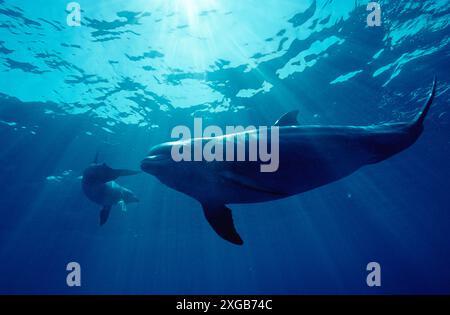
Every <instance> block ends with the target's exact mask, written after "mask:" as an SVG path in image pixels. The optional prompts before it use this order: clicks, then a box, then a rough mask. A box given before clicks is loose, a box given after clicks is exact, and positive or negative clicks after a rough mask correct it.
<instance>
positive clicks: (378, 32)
mask: <svg viewBox="0 0 450 315" xmlns="http://www.w3.org/2000/svg"><path fill="white" fill-rule="evenodd" d="M7 2H8V1H7ZM426 2H428V1H424V3H426ZM387 3H389V2H387ZM2 5H6V4H3V1H0V6H2ZM424 5H425V4H424ZM314 9H315V8H314V7H313V8H311V10H314ZM422 9H423V8H418V9H415V10H411V11H410V13H409V14H407V13H404V15H402V16H401V18H402V19H403V20H405V19H406V20H414V19H416V18H419V17H420V16H421V12H422V11H421V10H422ZM389 14H391V15H390V16H386V17H385V20H384V21H385V23H384V24H387V25H384V26H383V27H381V28H379V29H368V28H364V29H361V27H360V24H361V21H364V18H365V15H366V12H365V10H364V7H362V8H359V9H355V10H354V11H352V15H351V17H350V18H349V19H347V20H345V21H341V22H338V23H336V25H335V27H332V28H329V29H327V30H326V31H323V32H318V33H316V34H313V35H311V36H310V37H309V38H308V39H306V40H295V41H294V42H293V43H292V44H291V46H290V47H289V48H288V49H287V52H286V53H285V54H284V55H283V56H281V57H279V58H274V59H272V60H269V61H267V62H262V63H261V64H260V65H259V66H258V67H257V68H256V69H254V70H252V71H250V72H245V71H243V69H242V68H239V67H236V68H230V69H221V70H216V71H212V72H210V73H205V76H206V79H207V80H209V81H210V82H213V83H214V82H227V84H225V85H217V90H220V91H221V92H222V93H223V94H224V95H227V96H229V97H230V98H231V99H232V102H233V105H234V106H238V105H242V106H244V109H243V110H241V111H238V112H234V111H232V110H230V111H225V112H220V113H206V112H203V111H201V109H203V107H202V106H203V105H202V104H200V105H197V106H194V107H192V108H173V109H171V111H170V112H169V114H167V113H165V112H162V111H157V110H155V111H154V112H152V113H151V114H150V115H151V119H152V121H153V122H157V123H158V124H159V126H160V128H158V129H154V130H149V129H145V128H140V127H139V126H137V125H132V124H128V125H127V124H120V123H119V124H117V125H115V126H114V127H113V128H112V129H113V130H114V132H115V133H114V134H109V133H106V132H104V131H103V130H102V129H101V127H102V126H106V125H105V122H104V120H103V119H102V118H98V117H93V116H91V115H87V114H86V115H83V114H81V115H69V114H66V113H65V112H64V111H63V110H62V109H61V108H60V107H59V104H57V103H55V102H51V101H49V102H41V101H37V102H28V101H27V102H23V101H20V100H19V99H18V98H16V97H14V96H12V95H6V94H1V95H0V119H1V120H2V121H5V122H16V123H17V125H16V126H9V125H7V124H5V123H0V148H1V151H0V292H1V293H64V294H70V293H161V294H164V293H170V294H187V293H189V294H190V293H193V294H205V293H212V294H216V293H221V294H222V293H227V294H239V293H245V294H250V293H256V294H262V293H267V294H272V293H277V294H278V293H308V294H309V293H338V294H339V293H401V294H404V293H450V268H449V266H450V246H449V241H450V230H449V224H450V207H449V204H450V194H449V186H450V180H449V178H450V163H449V156H450V155H449V153H450V137H449V135H450V120H449V115H450V108H449V102H448V100H449V92H448V88H449V84H448V82H449V81H450V72H449V69H450V67H449V65H450V63H449V47H448V44H446V45H444V46H443V47H440V48H439V49H437V50H436V51H435V52H433V53H431V54H428V55H426V54H424V55H423V56H421V58H419V59H415V60H410V61H409V62H408V63H407V64H405V65H404V66H403V69H402V73H401V74H400V75H399V76H398V77H396V78H395V80H393V81H392V82H391V83H390V84H388V85H386V86H384V84H385V83H386V81H387V80H388V79H389V75H387V74H386V75H381V76H377V77H373V76H372V73H373V72H374V71H375V70H377V69H378V68H379V67H380V66H382V65H383V63H382V62H383V61H380V60H373V62H374V63H368V61H370V60H372V56H373V55H374V54H375V53H376V52H377V51H379V50H380V48H382V47H388V46H389V43H386V42H385V39H384V36H385V33H386V32H387V31H388V30H389V21H390V20H389V19H390V18H393V17H394V16H395V14H398V12H397V11H395V10H394V9H392V12H389ZM440 14H441V15H442V14H446V15H447V16H448V14H449V11H448V10H447V11H446V12H445V13H440ZM6 16H7V15H5V14H3V15H2V16H1V17H2V19H6V18H7V17H6ZM291 18H293V17H291ZM305 18H308V17H307V16H306V17H305ZM5 21H6V20H5ZM296 21H297V22H296ZM301 22H302V16H297V19H296V20H293V22H292V23H301ZM5 23H6V22H5ZM243 23H244V22H243ZM340 29H342V30H341V31H339V30H340ZM430 29H431V26H430ZM330 34H339V36H341V37H343V38H345V39H346V42H345V43H344V44H342V45H338V46H334V47H333V48H331V49H330V50H329V51H328V54H329V56H328V57H327V58H326V59H322V60H321V61H320V62H318V63H317V64H316V65H315V66H314V67H310V68H307V69H306V70H305V71H304V72H302V73H299V74H296V75H293V76H291V77H289V78H287V79H285V80H280V79H279V78H278V77H277V75H276V74H275V73H276V69H278V68H279V67H280V65H283V64H286V63H287V62H288V61H289V59H291V58H292V57H293V56H295V55H296V54H298V52H299V51H301V50H302V49H304V47H309V46H310V44H311V43H312V42H314V41H315V40H320V39H321V38H324V37H326V36H330ZM448 36H449V31H448V27H444V28H442V29H441V30H440V31H432V30H430V31H425V32H424V33H423V32H422V33H420V34H418V35H417V36H415V37H413V38H412V39H411V40H409V41H406V42H405V43H403V44H402V45H401V46H400V47H396V48H395V49H393V50H392V51H390V50H389V48H386V51H385V53H383V55H382V56H383V57H382V58H384V59H383V60H392V59H394V60H395V59H397V58H398V56H401V55H402V54H403V53H406V52H411V51H414V50H415V49H416V48H417V47H419V46H420V47H425V48H428V49H431V48H432V47H433V44H436V43H437V42H439V41H440V40H441V39H442V38H448ZM118 49H120V47H118ZM2 54H3V57H2V60H3V61H4V60H5V58H7V56H6V53H5V52H2ZM390 54H392V56H391V55H390ZM8 58H9V57H8ZM98 58H102V56H98ZM377 62H379V63H377ZM352 69H353V70H354V69H364V72H363V73H361V74H359V75H358V76H357V78H356V79H353V80H349V81H346V82H343V83H341V84H336V85H330V84H329V82H331V81H332V80H333V79H335V78H336V77H338V76H339V75H342V74H345V73H348V72H350V71H351V70H352ZM434 75H437V77H438V80H439V87H438V97H437V98H436V101H435V103H434V105H433V107H432V109H431V112H430V115H429V117H428V119H427V121H426V123H425V131H424V133H423V135H422V137H421V138H420V139H419V141H418V142H417V143H416V144H415V145H414V146H412V147H411V148H409V149H408V150H406V151H405V152H402V153H400V154H398V155H397V156H395V157H393V158H391V159H389V160H388V161H385V162H382V163H380V164H377V165H371V166H367V167H364V168H363V169H361V170H359V171H358V172H357V173H355V174H353V175H351V176H350V177H348V178H345V179H343V180H341V181H339V182H337V183H334V184H331V185H328V186H326V187H323V188H320V189H317V190H314V191H311V192H308V193H305V194H302V195H298V196H295V197H292V198H288V199H285V200H281V201H276V202H268V203H262V204H252V205H232V206H231V208H232V209H233V212H234V218H235V224H236V227H237V229H238V230H239V231H240V234H241V236H242V237H243V239H244V240H245V245H244V246H243V247H236V246H233V245H231V244H229V243H227V242H225V241H223V240H221V239H220V238H218V237H217V236H216V235H215V234H214V233H213V232H212V230H211V229H210V227H209V226H208V224H207V222H206V220H205V219H204V217H203V213H202V211H201V207H200V206H199V204H198V203H197V202H196V201H195V200H192V199H190V198H189V197H187V196H184V195H182V194H180V193H178V192H175V191H173V190H171V189H169V188H167V187H165V186H163V185H162V184H161V183H159V182H158V181H157V180H156V179H155V178H153V177H151V176H150V175H148V174H141V175H138V176H136V177H131V178H123V179H120V180H119V182H120V183H121V184H123V185H124V186H126V187H129V188H131V189H132V190H133V191H135V193H136V194H137V195H138V196H139V198H140V200H141V202H140V203H139V204H135V205H130V206H129V207H128V212H126V213H123V212H121V211H120V210H119V209H118V208H115V209H114V211H113V212H112V215H111V218H110V221H109V222H108V224H107V225H105V226H104V227H102V228H100V227H99V226H98V210H99V207H98V206H96V205H94V204H92V203H91V202H89V201H88V200H87V199H86V198H85V197H84V196H83V194H82V192H81V188H80V180H79V178H77V177H78V176H80V175H81V173H82V171H83V169H84V168H85V167H86V166H87V165H89V163H91V162H92V160H93V158H94V155H95V153H96V152H97V151H99V152H100V158H101V160H103V161H105V162H107V163H108V164H109V165H111V166H112V167H121V168H138V167H139V163H140V160H141V159H142V158H143V157H144V156H145V154H146V153H147V151H148V149H149V148H150V147H151V146H152V145H154V144H157V143H159V142H162V141H165V140H167V139H169V136H170V130H171V128H172V127H173V126H175V125H177V124H186V125H190V124H192V119H193V116H202V117H203V118H204V119H206V120H207V121H208V123H211V124H217V125H219V126H225V125H244V126H246V125H250V124H251V125H267V124H271V123H273V122H274V121H275V120H276V119H278V118H279V116H280V115H282V114H283V113H284V112H286V111H287V110H292V109H295V108H299V109H300V112H301V114H300V117H299V121H300V123H302V124H351V125H364V124H375V123H379V122H385V121H401V120H407V119H411V117H413V115H414V113H415V112H416V111H417V109H418V108H419V107H420V106H421V105H422V103H423V100H424V98H425V96H426V93H427V92H428V90H429V88H430V85H431V81H432V77H433V76H434ZM1 78H2V80H5V81H4V82H6V80H7V78H8V73H7V72H4V73H3V74H2V77H1ZM172 79H173V80H175V81H174V82H176V80H177V77H176V75H174V77H173V78H172ZM264 80H269V81H270V82H272V84H273V85H274V87H273V88H272V90H271V92H270V93H266V94H258V95H256V96H254V97H253V98H250V99H243V100H242V99H237V98H234V97H233V95H236V91H239V90H240V89H241V88H244V87H246V86H247V85H252V83H253V82H262V81H264ZM213 83H212V84H213ZM15 84H17V85H18V86H19V85H20V84H21V82H16V83H15ZM42 84H45V82H43V83H42ZM122 88H123V89H126V88H127V86H122ZM287 91H288V92H287ZM141 105H142V106H146V104H145V103H142V104H141ZM148 106H152V105H151V104H149V105H148ZM45 109H51V110H53V111H54V112H55V113H57V114H56V115H46V114H45V113H44V111H45ZM191 114H193V116H192V115H191ZM21 126H28V127H27V128H28V129H22V128H21ZM30 126H39V128H38V129H37V132H36V134H31V133H30V132H29V129H30ZM31 128H32V127H31ZM87 130H91V131H93V132H94V134H93V135H86V133H85V131H87ZM66 170H72V173H71V174H70V175H68V176H65V177H64V178H62V179H61V180H60V181H52V180H48V179H47V177H48V176H52V175H53V176H56V175H60V174H62V173H63V172H64V171H66ZM299 176H301V174H299ZM70 261H76V262H79V263H80V264H81V268H82V286H81V288H68V287H67V286H66V283H65V280H66V274H67V272H66V270H65V267H66V264H67V263H68V262H70ZM371 261H376V262H379V263H380V264H381V267H382V286H381V288H368V287H367V285H366V281H365V280H366V274H367V272H366V270H365V269H366V265H367V263H369V262H371Z"/></svg>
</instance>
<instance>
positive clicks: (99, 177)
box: [81, 156, 140, 225]
mask: <svg viewBox="0 0 450 315" xmlns="http://www.w3.org/2000/svg"><path fill="white" fill-rule="evenodd" d="M138 173H140V172H139V171H132V170H125V169H113V168H111V167H109V166H108V165H106V164H105V163H101V164H100V163H98V162H97V156H96V157H95V160H94V163H93V164H91V165H90V166H89V167H88V168H87V169H85V170H84V172H83V179H82V180H81V186H82V187H83V191H84V194H85V195H86V196H87V197H88V198H89V199H90V200H91V201H93V202H95V203H96V204H99V205H101V206H102V209H101V211H100V225H103V224H105V223H106V221H107V220H108V217H109V213H110V212H111V208H112V206H113V205H116V204H120V205H122V209H126V208H125V204H128V203H132V202H139V200H138V198H137V197H136V196H135V195H134V194H133V192H132V191H131V190H129V189H127V188H125V187H122V186H120V185H119V184H117V183H116V182H115V181H114V180H116V179H117V178H119V177H120V176H130V175H136V174H138Z"/></svg>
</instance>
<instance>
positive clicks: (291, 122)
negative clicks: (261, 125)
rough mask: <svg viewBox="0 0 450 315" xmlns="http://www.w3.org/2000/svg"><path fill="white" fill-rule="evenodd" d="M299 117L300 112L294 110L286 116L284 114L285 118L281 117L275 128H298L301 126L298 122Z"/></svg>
mask: <svg viewBox="0 0 450 315" xmlns="http://www.w3.org/2000/svg"><path fill="white" fill-rule="evenodd" d="M297 116H298V110H293V111H290V112H288V113H286V114H284V115H283V116H281V118H280V119H278V120H277V121H276V122H275V124H274V126H279V127H282V126H297V125H299V123H298V121H297Z"/></svg>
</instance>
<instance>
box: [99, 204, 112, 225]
mask: <svg viewBox="0 0 450 315" xmlns="http://www.w3.org/2000/svg"><path fill="white" fill-rule="evenodd" d="M111 208H112V206H103V208H102V210H101V211H100V225H103V224H105V223H106V221H107V220H108V218H109V214H110V213H111Z"/></svg>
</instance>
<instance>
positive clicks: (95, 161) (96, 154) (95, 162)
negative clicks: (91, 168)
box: [94, 151, 98, 164]
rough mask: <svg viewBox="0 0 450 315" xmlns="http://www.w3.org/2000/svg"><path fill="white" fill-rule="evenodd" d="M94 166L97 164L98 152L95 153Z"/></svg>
mask: <svg viewBox="0 0 450 315" xmlns="http://www.w3.org/2000/svg"><path fill="white" fill-rule="evenodd" d="M94 164H98V151H97V152H96V153H95V157H94Z"/></svg>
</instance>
